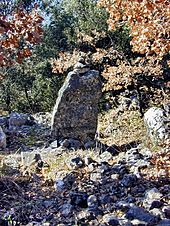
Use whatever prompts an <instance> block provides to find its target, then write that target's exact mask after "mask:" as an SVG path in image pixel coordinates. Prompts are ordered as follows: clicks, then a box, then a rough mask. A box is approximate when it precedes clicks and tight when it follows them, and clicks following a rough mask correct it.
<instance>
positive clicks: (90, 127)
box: [52, 62, 101, 143]
mask: <svg viewBox="0 0 170 226" xmlns="http://www.w3.org/2000/svg"><path fill="white" fill-rule="evenodd" d="M76 65H77V67H76ZM76 65H75V69H74V70H73V71H72V72H70V73H69V74H68V76H67V78H66V80H65V82H64V84H63V86H62V87H61V89H60V90H59V93H58V98H57V101H56V105H55V107H54V110H53V116H52V135H53V137H55V138H57V139H63V138H73V139H78V140H80V141H81V142H82V143H85V142H87V141H89V140H93V139H94V137H95V133H96V129H97V116H98V102H99V99H100V97H101V82H100V79H99V72H98V71H95V70H90V69H89V68H88V67H87V66H83V64H82V63H80V62H79V63H78V64H76ZM81 68H82V71H81Z"/></svg>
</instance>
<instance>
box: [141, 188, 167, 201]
mask: <svg viewBox="0 0 170 226" xmlns="http://www.w3.org/2000/svg"><path fill="white" fill-rule="evenodd" d="M162 196H163V195H162V194H161V193H160V192H159V190H158V189H157V188H152V189H149V190H147V191H146V193H145V197H146V199H150V200H160V199H161V198H162Z"/></svg>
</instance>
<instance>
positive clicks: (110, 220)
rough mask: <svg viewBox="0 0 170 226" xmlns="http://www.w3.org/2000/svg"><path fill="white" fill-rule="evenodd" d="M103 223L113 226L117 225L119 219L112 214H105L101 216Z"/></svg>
mask: <svg viewBox="0 0 170 226" xmlns="http://www.w3.org/2000/svg"><path fill="white" fill-rule="evenodd" d="M103 223H106V224H107V225H113V226H118V225H120V224H119V220H118V218H117V217H116V216H115V215H114V214H105V215H104V216H103Z"/></svg>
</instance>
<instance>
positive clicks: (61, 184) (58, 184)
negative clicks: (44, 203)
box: [54, 179, 65, 193]
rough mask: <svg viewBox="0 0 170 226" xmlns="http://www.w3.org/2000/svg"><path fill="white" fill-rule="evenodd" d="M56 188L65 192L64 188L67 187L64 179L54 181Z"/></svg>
mask: <svg viewBox="0 0 170 226" xmlns="http://www.w3.org/2000/svg"><path fill="white" fill-rule="evenodd" d="M54 188H55V190H56V191H57V192H59V193H61V192H63V191H64V189H65V183H64V181H63V180H62V179H57V180H56V181H55V182H54Z"/></svg>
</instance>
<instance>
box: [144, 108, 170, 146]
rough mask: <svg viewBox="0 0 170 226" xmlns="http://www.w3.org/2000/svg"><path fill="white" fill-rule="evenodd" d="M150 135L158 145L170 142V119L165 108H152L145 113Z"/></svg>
mask: <svg viewBox="0 0 170 226" xmlns="http://www.w3.org/2000/svg"><path fill="white" fill-rule="evenodd" d="M144 122H145V125H146V128H147V131H148V135H149V137H150V138H151V140H152V141H153V143H156V144H158V145H162V144H168V143H170V132H169V131H170V130H169V129H170V119H169V117H168V114H167V112H166V111H165V110H163V109H161V108H157V107H152V108H150V109H149V110H148V111H147V112H146V113H145V115H144Z"/></svg>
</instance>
